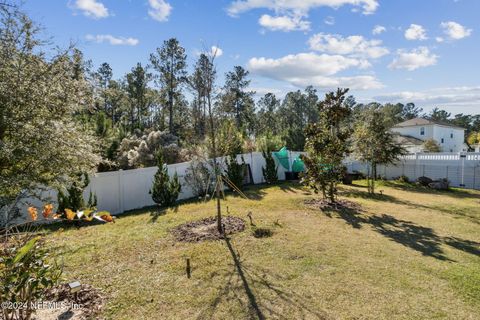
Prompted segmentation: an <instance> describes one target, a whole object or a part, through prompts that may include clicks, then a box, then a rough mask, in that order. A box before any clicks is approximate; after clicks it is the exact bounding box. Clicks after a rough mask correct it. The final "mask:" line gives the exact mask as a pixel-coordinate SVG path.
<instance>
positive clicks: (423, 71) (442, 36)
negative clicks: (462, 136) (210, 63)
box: [24, 0, 480, 114]
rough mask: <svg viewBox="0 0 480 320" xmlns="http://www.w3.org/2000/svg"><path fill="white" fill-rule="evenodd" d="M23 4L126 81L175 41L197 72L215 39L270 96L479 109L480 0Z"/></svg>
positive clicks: (63, 40) (59, 40)
mask: <svg viewBox="0 0 480 320" xmlns="http://www.w3.org/2000/svg"><path fill="white" fill-rule="evenodd" d="M24 9H25V10H26V11H27V12H28V13H29V14H30V16H31V17H33V18H34V19H35V20H36V21H37V22H39V23H40V24H41V25H42V26H43V27H44V28H45V33H46V35H48V36H51V37H52V38H53V41H54V42H55V43H56V44H58V45H60V46H66V45H67V44H68V43H69V42H70V41H73V42H75V43H76V44H77V46H78V47H79V48H80V49H81V50H82V51H83V52H84V53H85V56H86V57H87V58H88V59H91V60H92V62H93V63H94V65H95V66H98V65H99V64H100V63H102V62H105V61H107V62H108V63H110V65H111V66H112V68H113V70H114V76H115V77H122V76H123V75H124V74H125V73H126V72H128V71H129V70H130V69H131V68H132V66H134V65H135V64H136V63H137V62H142V63H147V62H148V57H149V54H150V53H151V52H153V51H154V50H155V48H156V47H159V46H161V45H162V43H163V41H164V40H166V39H168V38H171V37H176V38H178V39H179V41H180V42H181V44H182V45H183V46H184V47H185V48H186V51H187V54H188V57H189V67H190V68H191V67H192V65H193V64H194V61H195V59H196V56H197V54H198V52H199V51H201V50H205V49H210V48H211V47H212V46H216V47H218V48H220V49H219V51H218V52H219V53H221V56H219V57H218V59H217V64H218V66H217V67H218V71H219V73H220V74H221V75H223V74H224V73H225V72H226V71H229V70H231V69H232V68H233V66H234V65H242V66H244V67H245V68H247V69H248V70H249V71H250V72H251V78H252V83H251V87H252V89H253V90H256V91H257V93H258V94H259V95H260V94H263V93H266V92H268V91H271V92H273V93H276V94H277V95H279V96H283V95H284V94H285V93H286V92H288V91H291V90H297V89H302V88H304V87H305V86H306V85H308V84H312V85H313V86H314V87H315V88H317V89H318V90H319V92H320V93H323V92H325V91H327V90H331V89H333V88H336V87H337V86H341V87H350V88H351V93H352V94H353V95H355V97H356V98H357V100H358V101H361V102H369V101H373V100H376V101H379V102H404V103H406V102H415V103H416V104H417V105H419V106H421V107H423V108H424V109H425V110H427V111H428V110H430V109H431V108H433V107H435V106H438V107H441V108H444V109H446V110H448V111H450V112H452V113H454V114H455V113H460V112H463V113H480V79H479V70H480V68H479V62H478V56H479V54H480V41H479V40H480V22H479V21H480V20H479V19H478V13H479V12H480V1H478V0H397V1H394V0H237V1H234V0H215V1H214V0H201V1H199V0H197V1H194V0H191V1H175V0H42V1H39V0H27V1H26V2H25V6H24ZM219 81H220V84H221V82H222V81H223V76H222V77H221V78H220V79H219Z"/></svg>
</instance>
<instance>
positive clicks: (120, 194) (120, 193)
mask: <svg viewBox="0 0 480 320" xmlns="http://www.w3.org/2000/svg"><path fill="white" fill-rule="evenodd" d="M118 211H119V212H118V213H122V212H124V211H125V210H124V203H123V170H122V169H120V170H118Z"/></svg>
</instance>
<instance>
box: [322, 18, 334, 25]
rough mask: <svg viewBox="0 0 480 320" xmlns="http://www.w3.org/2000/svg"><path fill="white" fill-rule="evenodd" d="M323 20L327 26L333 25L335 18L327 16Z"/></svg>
mask: <svg viewBox="0 0 480 320" xmlns="http://www.w3.org/2000/svg"><path fill="white" fill-rule="evenodd" d="M323 22H324V23H325V24H327V25H329V26H333V25H334V24H335V18H334V17H332V16H328V17H326V18H325V20H323Z"/></svg>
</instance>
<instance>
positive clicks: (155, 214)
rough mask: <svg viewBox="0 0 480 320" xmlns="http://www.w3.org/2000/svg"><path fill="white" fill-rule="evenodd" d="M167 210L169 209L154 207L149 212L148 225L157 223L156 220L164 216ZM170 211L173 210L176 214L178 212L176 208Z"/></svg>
mask: <svg viewBox="0 0 480 320" xmlns="http://www.w3.org/2000/svg"><path fill="white" fill-rule="evenodd" d="M168 209H169V208H160V207H156V208H155V209H154V210H152V211H151V212H150V220H149V222H150V223H155V222H157V220H158V218H160V217H161V216H164V215H166V214H167V211H168ZM172 209H173V210H174V212H177V211H178V206H175V207H172Z"/></svg>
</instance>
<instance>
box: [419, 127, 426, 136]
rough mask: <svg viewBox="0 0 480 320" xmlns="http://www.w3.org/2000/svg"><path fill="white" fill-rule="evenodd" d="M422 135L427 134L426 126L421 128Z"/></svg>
mask: <svg viewBox="0 0 480 320" xmlns="http://www.w3.org/2000/svg"><path fill="white" fill-rule="evenodd" d="M420 135H421V136H424V135H425V127H421V128H420Z"/></svg>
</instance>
